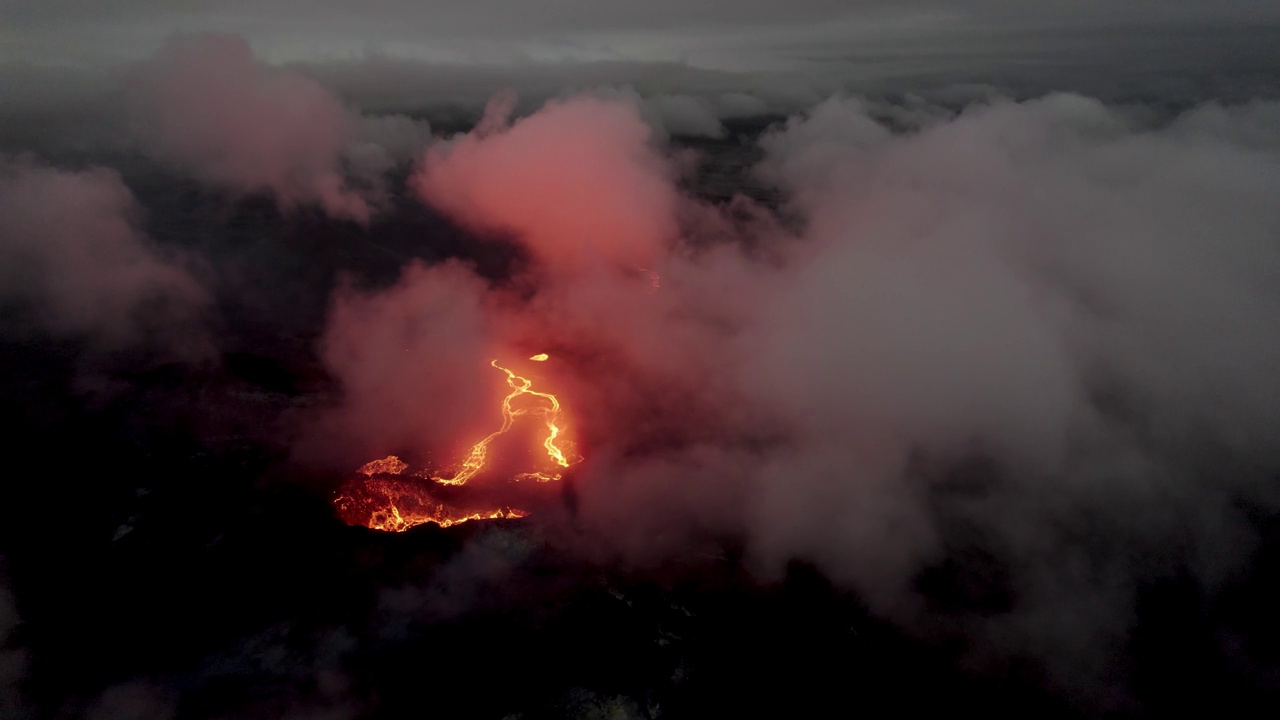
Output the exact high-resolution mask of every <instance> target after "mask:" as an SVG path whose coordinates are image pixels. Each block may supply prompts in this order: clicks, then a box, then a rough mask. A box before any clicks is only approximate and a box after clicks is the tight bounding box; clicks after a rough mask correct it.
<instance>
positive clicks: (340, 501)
mask: <svg viewBox="0 0 1280 720" xmlns="http://www.w3.org/2000/svg"><path fill="white" fill-rule="evenodd" d="M548 358H549V356H548V355H547V354H546V353H539V354H537V355H534V356H533V357H531V358H529V359H530V360H532V361H534V362H545V361H546V360H547V359H548ZM490 364H491V365H492V366H493V367H495V368H497V369H498V370H501V371H502V372H504V373H506V375H507V386H508V387H510V388H511V392H510V393H508V394H507V396H506V397H505V398H503V400H502V407H501V411H502V426H501V427H500V428H499V429H498V430H497V431H495V432H493V433H491V434H490V435H489V436H487V437H485V438H484V439H483V440H481V441H480V442H478V443H476V444H475V445H473V446H471V450H470V452H468V453H467V455H466V457H465V458H464V459H463V460H462V462H461V463H460V464H459V465H458V466H457V468H456V469H454V471H453V473H452V474H451V475H447V476H446V475H436V474H434V473H433V472H431V471H429V470H419V471H417V472H413V473H410V474H409V475H408V476H407V477H406V476H405V475H404V471H405V470H407V469H408V467H409V466H408V464H407V463H405V462H404V461H402V460H400V458H398V457H396V456H394V455H392V456H389V457H386V458H383V459H381V460H373V461H371V462H368V463H365V464H364V465H363V466H362V467H361V468H360V469H359V470H358V471H357V473H358V474H359V477H357V478H354V479H352V480H350V481H348V482H347V483H346V484H345V485H344V486H343V487H342V488H341V489H340V490H339V491H338V494H337V496H336V497H335V498H334V500H333V503H334V505H335V506H336V507H337V509H338V513H339V515H341V517H342V519H343V520H344V521H345V522H346V523H347V524H349V525H364V526H365V527H369V528H372V529H374V530H386V531H391V532H403V531H405V530H408V529H409V528H411V527H414V526H417V525H422V524H424V523H429V522H430V523H436V524H437V525H439V526H441V527H449V526H450V525H456V524H458V523H461V522H466V521H468V520H482V519H496V518H518V517H524V516H526V515H528V513H527V512H526V511H524V510H518V509H513V508H511V507H508V506H505V505H503V506H500V507H497V508H494V507H493V504H494V503H493V500H492V499H491V498H490V499H487V500H485V499H481V496H480V495H479V494H478V493H477V494H474V495H472V494H470V493H468V492H467V491H466V490H464V489H463V488H462V486H464V485H466V483H467V481H468V480H470V479H471V478H473V477H475V475H476V473H478V472H480V471H481V470H482V469H483V468H484V467H485V464H486V460H487V459H488V456H489V446H490V443H492V442H493V441H494V440H495V439H496V438H498V437H499V436H501V435H504V434H506V433H507V431H509V430H510V429H511V427H512V425H513V424H514V423H515V420H516V418H518V417H521V416H524V415H536V416H538V417H540V418H541V420H542V422H543V424H544V425H545V426H546V430H547V435H546V439H545V440H543V442H542V447H543V449H544V450H545V451H546V454H547V457H548V458H549V460H550V461H551V463H552V465H553V467H555V468H557V471H555V472H554V473H553V474H548V473H545V472H540V471H534V472H525V473H519V474H517V475H515V476H514V477H513V478H512V480H514V481H517V482H519V481H521V480H534V481H537V482H551V481H555V480H559V479H560V478H561V473H560V472H559V471H558V469H562V468H567V467H569V466H570V465H571V464H572V463H573V462H575V461H576V460H577V459H578V458H576V457H573V456H572V455H570V454H567V453H568V451H567V449H566V448H565V447H561V445H560V444H558V443H557V440H558V439H560V436H561V434H562V433H563V431H564V428H563V426H562V424H561V421H560V401H559V399H557V398H556V396H555V395H552V394H551V393H544V392H539V391H537V390H534V389H533V381H532V380H529V379H528V378H525V377H522V376H520V375H516V374H515V373H514V372H512V371H511V370H508V369H507V368H505V367H502V366H501V365H499V364H498V361H497V360H494V361H492V362H491V363H490ZM523 395H527V396H529V397H531V398H535V399H537V400H538V401H540V402H539V404H538V405H536V406H531V407H513V406H512V402H513V401H514V400H516V398H519V397H521V396H523ZM477 506H480V507H477Z"/></svg>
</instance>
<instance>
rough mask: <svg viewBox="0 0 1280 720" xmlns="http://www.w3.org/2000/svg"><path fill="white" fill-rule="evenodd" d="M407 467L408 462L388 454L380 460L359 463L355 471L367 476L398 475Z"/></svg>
mask: <svg viewBox="0 0 1280 720" xmlns="http://www.w3.org/2000/svg"><path fill="white" fill-rule="evenodd" d="M407 467H409V463H406V462H404V461H402V460H401V459H400V458H398V457H396V456H395V455H388V456H387V457H384V458H382V459H381V460H372V461H370V462H367V463H365V464H364V465H361V466H360V469H359V470H357V471H356V472H358V473H360V474H361V475H367V476H369V477H373V476H374V475H399V474H400V473H402V472H404V470H405V468H407Z"/></svg>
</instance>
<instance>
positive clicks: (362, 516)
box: [333, 456, 528, 532]
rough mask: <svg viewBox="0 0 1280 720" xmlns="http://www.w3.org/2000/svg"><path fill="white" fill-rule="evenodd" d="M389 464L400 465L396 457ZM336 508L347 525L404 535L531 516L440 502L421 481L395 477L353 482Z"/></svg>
mask: <svg viewBox="0 0 1280 720" xmlns="http://www.w3.org/2000/svg"><path fill="white" fill-rule="evenodd" d="M387 460H395V461H396V462H400V461H399V459H398V458H396V457H395V456H391V457H389V458H387ZM379 462H381V461H379ZM333 504H334V505H335V506H336V507H337V510H338V514H339V515H340V516H341V517H342V519H343V521H344V522H346V523H347V524H348V525H364V526H365V527H368V528H372V529H374V530H385V531H388V532H404V531H405V530H408V529H409V528H412V527H417V526H418V525H423V524H425V523H435V524H437V525H439V526H440V527H449V526H450V525H457V524H458V523H464V522H467V521H468V520H490V519H499V518H521V517H524V516H526V515H528V513H527V512H525V511H523V510H517V509H514V508H509V507H501V508H497V509H488V508H484V509H477V508H475V507H470V506H468V505H467V504H466V503H465V502H450V501H445V500H440V499H437V498H436V497H434V496H433V495H432V494H431V493H430V492H428V491H427V490H426V489H425V488H423V487H422V483H421V481H419V480H415V479H411V478H403V477H397V476H394V475H377V476H370V477H367V478H361V479H359V480H353V481H351V482H349V483H347V485H346V486H345V487H343V489H342V490H340V491H339V493H338V496H337V497H335V498H334V500H333Z"/></svg>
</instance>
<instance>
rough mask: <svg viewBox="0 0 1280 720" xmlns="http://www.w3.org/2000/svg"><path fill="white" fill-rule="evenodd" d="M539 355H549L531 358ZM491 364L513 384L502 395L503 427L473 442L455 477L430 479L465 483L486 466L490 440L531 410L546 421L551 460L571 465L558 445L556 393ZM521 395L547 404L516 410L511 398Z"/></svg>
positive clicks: (457, 483) (531, 474)
mask: <svg viewBox="0 0 1280 720" xmlns="http://www.w3.org/2000/svg"><path fill="white" fill-rule="evenodd" d="M538 357H543V358H544V359H545V358H546V357H547V356H546V354H545V353H544V354H542V355H541V356H539V355H534V356H533V357H532V358H529V359H530V360H534V359H537V358H538ZM539 362H541V361H539ZM489 364H490V365H492V366H494V367H495V368H497V369H499V370H501V371H502V372H504V373H506V374H507V385H508V386H509V387H510V388H511V392H510V394H508V395H507V396H506V397H505V398H503V399H502V427H501V428H499V429H498V430H497V431H496V432H494V433H493V434H491V435H489V437H487V438H485V439H483V440H481V441H480V442H478V443H476V444H475V445H472V446H471V452H469V453H467V457H466V458H465V459H464V460H463V461H462V464H461V465H460V466H459V467H458V470H457V472H455V473H454V474H453V477H441V476H438V475H432V476H430V479H431V480H434V481H436V482H438V483H440V484H442V485H464V484H466V482H467V481H468V480H470V479H471V478H472V477H474V476H475V474H476V473H478V472H480V470H481V468H483V467H484V462H485V459H486V458H487V457H488V455H489V443H491V442H493V440H494V438H496V437H498V436H499V435H503V434H505V433H506V432H507V431H508V430H510V429H511V425H512V424H513V423H514V422H515V419H516V418H518V417H520V416H521V415H529V414H536V415H541V416H542V420H543V422H544V423H546V426H547V439H546V440H544V441H543V443H542V446H543V447H544V448H546V450H547V456H548V457H550V458H551V460H552V461H553V462H555V463H556V464H557V465H559V466H560V467H569V460H568V458H566V457H565V454H564V450H563V449H561V448H560V447H559V446H557V445H556V438H557V437H559V436H560V432H561V430H560V426H559V425H557V424H556V423H557V422H558V421H559V418H560V401H559V400H557V399H556V396H555V395H552V394H550V393H544V392H538V391H537V390H534V389H532V388H533V381H532V380H529V379H528V378H525V377H521V376H519V375H516V374H515V373H513V372H511V371H510V370H508V369H506V368H504V367H502V366H501V365H499V364H498V361H497V360H494V361H493V362H491V363H489ZM521 395H529V396H532V397H536V398H541V399H543V400H546V401H547V403H548V405H547V406H546V407H535V408H519V409H514V410H513V409H512V408H511V401H512V400H515V399H516V398H518V397H520V396H521ZM524 475H529V476H540V477H541V478H542V479H546V480H559V479H560V475H559V474H556V475H554V476H546V475H542V474H541V473H525V474H524Z"/></svg>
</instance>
